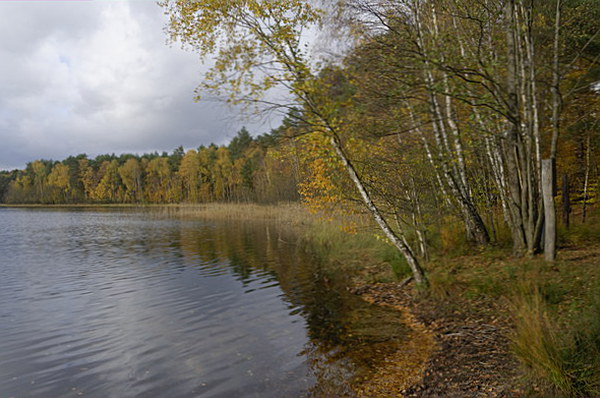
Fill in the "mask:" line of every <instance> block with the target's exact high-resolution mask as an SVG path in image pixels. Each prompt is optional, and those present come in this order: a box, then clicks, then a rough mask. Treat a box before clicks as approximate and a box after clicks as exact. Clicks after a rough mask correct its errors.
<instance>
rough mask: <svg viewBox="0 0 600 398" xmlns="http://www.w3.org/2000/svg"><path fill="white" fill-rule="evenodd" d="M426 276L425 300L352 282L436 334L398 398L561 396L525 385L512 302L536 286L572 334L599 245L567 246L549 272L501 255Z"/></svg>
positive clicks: (451, 262)
mask: <svg viewBox="0 0 600 398" xmlns="http://www.w3.org/2000/svg"><path fill="white" fill-rule="evenodd" d="M430 276H431V279H432V286H431V290H430V291H429V292H428V293H426V294H424V293H423V292H420V291H417V290H416V289H415V288H414V287H412V286H411V285H406V286H402V284H401V283H398V282H387V283H365V284H361V283H360V282H357V283H356V285H357V286H356V287H354V288H353V289H352V291H353V292H354V293H355V294H358V295H360V296H362V297H363V298H365V299H366V300H368V301H370V302H374V303H378V304H381V305H387V306H393V307H403V308H407V309H408V310H409V311H410V312H411V313H412V314H413V316H414V317H415V318H416V319H417V320H418V322H420V323H421V324H422V325H424V326H425V327H426V328H427V329H428V330H429V331H431V332H432V333H433V334H434V339H435V342H436V345H437V347H436V349H435V350H434V351H433V353H432V354H431V355H430V357H429V358H428V359H427V362H426V365H425V367H424V370H423V373H422V375H421V379H420V380H419V381H418V382H417V383H414V384H413V385H412V386H411V387H409V388H406V389H403V391H402V395H403V396H405V397H451V398H452V397H457V398H458V397H525V396H526V397H546V396H564V395H561V394H560V393H559V394H556V393H555V392H552V390H548V389H547V385H544V382H543V380H542V381H538V380H534V379H532V378H530V377H527V373H526V371H525V369H524V367H523V365H522V364H520V363H519V361H518V360H517V358H516V357H515V356H514V355H513V350H512V349H511V345H512V341H513V339H514V335H515V330H514V329H515V327H514V323H515V305H516V304H515V297H518V296H519V295H521V294H523V292H524V291H525V290H528V289H531V288H532V286H535V288H536V289H539V290H540V291H541V292H542V295H543V296H544V299H545V300H546V301H547V302H548V303H549V311H551V316H552V317H553V318H554V319H556V320H557V324H560V325H561V328H565V330H566V329H569V328H571V327H573V326H574V325H573V324H574V323H575V321H574V319H576V318H577V317H578V316H579V315H580V314H581V313H582V310H584V309H585V308H586V307H587V306H589V304H590V300H593V299H594V295H597V292H598V289H597V286H598V282H599V281H600V244H598V243H592V244H588V245H573V244H570V245H568V244H567V245H565V246H564V247H563V248H562V249H561V250H560V252H559V257H558V259H557V261H556V262H555V263H553V264H548V263H545V262H543V261H542V260H541V259H539V258H530V259H522V258H513V257H511V256H509V255H506V254H502V253H500V252H496V253H493V254H490V253H478V254H475V255H468V256H460V257H455V258H449V259H446V260H441V259H440V260H438V261H436V262H435V264H433V269H431V270H430ZM561 331H562V329H561ZM553 394H554V395H553ZM386 396H387V395H386ZM389 396H392V395H389Z"/></svg>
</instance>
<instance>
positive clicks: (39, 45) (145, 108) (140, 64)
mask: <svg viewBox="0 0 600 398" xmlns="http://www.w3.org/2000/svg"><path fill="white" fill-rule="evenodd" d="M0 14H1V15H3V17H4V18H3V22H2V24H0V57H1V59H2V63H0V92H1V93H2V96H1V97H0V140H1V142H2V145H1V146H0V168H2V169H7V168H15V167H19V168H21V167H23V166H24V165H25V163H26V162H28V161H31V160H34V159H39V158H44V159H63V158H65V157H66V156H69V155H75V154H79V153H87V154H88V155H90V156H95V155H97V154H100V153H113V152H115V153H122V152H138V153H139V152H145V151H155V150H158V151H163V150H172V149H173V148H175V147H177V146H179V145H183V146H184V147H187V148H191V147H196V146H198V145H201V144H208V143H210V142H215V143H225V142H227V141H228V140H229V139H230V138H231V137H232V136H233V135H234V134H235V132H236V131H238V130H239V128H240V127H241V126H242V124H243V123H244V122H243V120H242V119H241V117H240V116H239V113H238V112H236V111H234V110H233V109H230V108H228V107H226V106H224V105H223V104H220V103H212V102H201V103H194V102H193V96H194V93H193V91H194V88H195V87H196V86H197V85H198V83H199V82H200V79H201V77H202V64H201V63H200V62H199V60H198V58H197V56H196V55H195V54H191V53H186V52H184V51H182V50H181V49H179V48H177V47H174V48H170V47H169V46H167V45H166V44H165V34H164V32H163V28H164V24H165V17H164V15H163V13H162V10H161V9H160V8H159V7H158V6H157V5H156V4H155V3H154V2H153V1H131V2H128V1H82V2H60V1H48V2H17V1H15V2H0ZM245 124H247V125H248V124H249V125H250V129H251V130H254V131H253V132H255V133H261V132H265V131H266V130H268V129H269V128H270V127H271V126H268V125H267V126H265V125H263V124H261V123H259V122H247V121H246V122H245Z"/></svg>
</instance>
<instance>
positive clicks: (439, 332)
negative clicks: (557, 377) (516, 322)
mask: <svg viewBox="0 0 600 398" xmlns="http://www.w3.org/2000/svg"><path fill="white" fill-rule="evenodd" d="M410 290H411V289H410V288H409V287H406V286H402V284H401V283H382V284H365V285H363V286H360V287H356V288H354V289H352V292H353V293H354V294H356V295H358V296H360V297H362V298H363V299H365V300H367V301H369V302H371V303H373V304H376V305H384V306H389V307H392V308H396V309H398V310H399V311H401V312H404V311H407V312H408V313H409V314H410V316H411V318H413V319H414V321H413V322H411V323H410V324H411V326H413V325H417V327H418V328H419V329H421V330H422V329H424V330H425V333H428V334H430V336H431V338H432V340H433V342H434V344H435V347H434V348H433V349H431V350H430V351H429V355H428V356H427V358H426V360H425V362H424V363H423V364H422V366H421V368H420V369H419V372H420V374H419V377H418V378H416V379H415V378H413V382H412V383H411V384H410V385H408V386H406V383H402V382H401V381H400V380H398V381H399V383H397V384H398V385H397V386H396V388H398V387H399V386H400V385H402V388H398V394H401V395H392V394H386V395H382V396H388V397H393V396H402V397H405V398H409V397H418V398H424V397H431V398H433V397H456V398H459V397H473V398H475V397H489V398H495V397H517V396H522V395H523V394H524V392H523V391H522V390H520V389H519V387H518V386H517V384H516V382H514V380H516V379H517V378H518V368H519V366H518V363H517V361H516V359H515V358H514V357H512V355H511V354H510V350H509V340H508V337H507V335H508V332H509V330H510V326H509V323H508V320H507V319H502V318H501V317H480V316H477V317H470V316H469V314H468V313H466V312H463V311H460V310H457V309H456V308H455V307H454V306H453V305H451V306H448V303H442V302H439V301H437V300H431V299H423V298H418V297H417V296H416V293H415V292H414V291H410ZM486 304H487V305H489V306H491V308H489V309H491V310H493V309H494V308H493V307H494V306H495V304H493V303H486ZM453 307H454V308H453Z"/></svg>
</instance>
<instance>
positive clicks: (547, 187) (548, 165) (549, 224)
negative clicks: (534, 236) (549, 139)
mask: <svg viewBox="0 0 600 398" xmlns="http://www.w3.org/2000/svg"><path fill="white" fill-rule="evenodd" d="M553 169H554V159H552V158H550V159H544V160H542V195H543V197H544V220H545V223H544V225H545V227H544V259H545V260H546V261H548V262H552V261H554V260H555V259H556V209H555V206H554V186H553V185H554V181H553V180H552V177H553V174H554V173H553Z"/></svg>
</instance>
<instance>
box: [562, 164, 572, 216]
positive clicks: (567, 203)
mask: <svg viewBox="0 0 600 398" xmlns="http://www.w3.org/2000/svg"><path fill="white" fill-rule="evenodd" d="M569 191H570V186H569V176H568V175H566V174H565V175H563V178H562V208H563V214H562V215H563V223H564V225H565V226H566V227H567V228H569V223H570V218H571V217H570V216H571V197H570V195H569V193H570V192H569Z"/></svg>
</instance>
